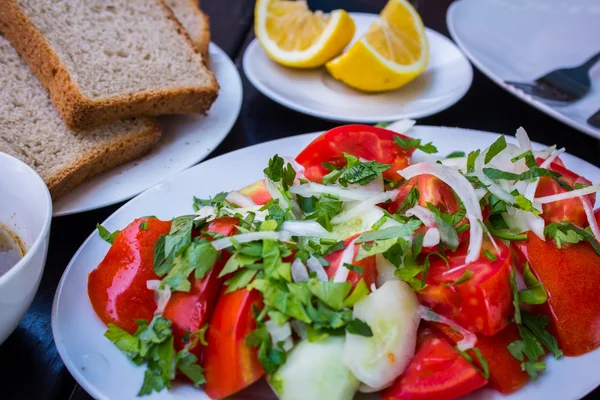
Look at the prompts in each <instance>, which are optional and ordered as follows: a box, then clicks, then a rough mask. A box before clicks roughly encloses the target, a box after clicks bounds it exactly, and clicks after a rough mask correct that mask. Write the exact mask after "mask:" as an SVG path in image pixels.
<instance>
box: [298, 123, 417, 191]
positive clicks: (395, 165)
mask: <svg viewBox="0 0 600 400" xmlns="http://www.w3.org/2000/svg"><path fill="white" fill-rule="evenodd" d="M396 136H400V137H402V138H406V136H404V135H401V134H399V133H396V132H392V131H389V130H387V129H383V128H377V127H374V126H368V125H345V126H339V127H337V128H333V129H331V130H329V131H327V132H325V133H323V134H322V135H321V136H319V137H318V138H316V139H315V140H313V141H312V142H311V143H310V144H309V145H308V146H306V148H305V149H304V150H302V152H300V154H298V156H297V157H296V162H298V164H300V165H302V166H303V167H304V168H305V169H306V170H305V172H304V176H305V177H306V179H309V180H311V181H315V182H321V180H322V178H323V176H324V175H326V174H327V173H328V172H329V171H327V170H326V169H325V168H324V167H323V166H322V165H321V163H323V162H331V161H335V160H336V159H337V160H338V161H337V162H340V157H342V156H343V153H348V154H351V155H353V156H355V157H359V158H363V159H365V160H369V161H377V162H379V163H382V164H391V167H390V168H389V169H388V170H387V171H385V172H384V173H383V177H384V178H386V179H389V180H393V181H398V180H401V179H402V177H401V176H400V175H399V174H398V172H397V171H398V170H400V169H404V168H406V167H407V166H408V165H409V163H410V156H411V155H412V153H413V152H414V149H410V150H404V149H403V148H401V147H400V146H398V145H397V144H395V143H394V137H396ZM342 160H343V158H342ZM342 162H343V163H345V160H344V161H342ZM342 165H343V164H342Z"/></svg>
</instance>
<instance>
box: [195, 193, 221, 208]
mask: <svg viewBox="0 0 600 400" xmlns="http://www.w3.org/2000/svg"><path fill="white" fill-rule="evenodd" d="M227 194H228V193H226V192H220V193H217V194H216V195H215V196H214V197H212V198H209V199H199V198H197V197H195V196H194V203H193V204H192V207H193V208H194V211H198V210H199V209H201V208H202V207H204V206H212V207H216V208H221V207H223V206H224V205H225V203H226V202H227V201H226V200H225V197H227Z"/></svg>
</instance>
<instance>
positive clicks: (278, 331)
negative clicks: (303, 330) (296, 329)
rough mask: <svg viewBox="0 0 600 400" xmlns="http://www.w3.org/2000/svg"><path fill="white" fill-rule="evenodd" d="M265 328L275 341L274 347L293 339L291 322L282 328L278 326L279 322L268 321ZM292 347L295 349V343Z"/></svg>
mask: <svg viewBox="0 0 600 400" xmlns="http://www.w3.org/2000/svg"><path fill="white" fill-rule="evenodd" d="M265 327H266V328H267V332H269V336H271V340H272V341H273V344H274V345H277V343H279V342H285V341H286V340H287V339H291V337H292V328H291V327H290V323H289V322H286V323H284V324H283V325H281V326H280V325H278V324H277V322H275V321H273V320H268V321H265ZM292 347H294V344H293V342H292ZM290 349H291V347H290ZM286 351H287V350H286Z"/></svg>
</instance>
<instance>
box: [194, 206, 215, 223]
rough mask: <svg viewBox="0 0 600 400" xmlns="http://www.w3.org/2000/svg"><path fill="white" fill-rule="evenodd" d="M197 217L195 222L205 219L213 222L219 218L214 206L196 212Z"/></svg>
mask: <svg viewBox="0 0 600 400" xmlns="http://www.w3.org/2000/svg"><path fill="white" fill-rule="evenodd" d="M196 215H197V217H196V218H194V220H199V219H205V218H206V220H207V221H212V220H213V219H215V218H216V217H217V209H216V208H214V207H213V206H204V207H202V208H200V209H199V210H198V211H197V212H196Z"/></svg>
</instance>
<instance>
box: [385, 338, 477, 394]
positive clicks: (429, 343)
mask: <svg viewBox="0 0 600 400" xmlns="http://www.w3.org/2000/svg"><path fill="white" fill-rule="evenodd" d="M486 383H487V381H486V380H485V378H484V377H483V376H481V374H480V373H479V372H478V371H477V370H476V369H475V367H473V366H472V365H471V364H469V362H468V361H467V360H466V359H465V358H464V357H463V356H461V355H460V353H459V352H458V351H457V350H456V349H455V348H454V347H452V346H451V345H450V344H449V343H448V342H447V341H446V340H445V339H440V338H435V337H430V338H426V339H425V340H424V343H423V345H422V346H421V348H420V349H419V350H418V351H417V353H416V354H415V355H414V357H413V359H412V360H411V362H410V364H409V365H408V367H407V368H406V370H405V371H404V373H403V374H402V375H400V376H399V377H398V379H396V381H395V382H394V384H393V385H392V386H391V387H389V388H387V389H385V390H384V391H383V393H382V399H383V400H399V399H404V400H430V399H436V400H452V399H456V398H458V397H461V396H464V395H466V394H468V393H471V392H473V391H475V390H477V389H479V388H481V387H483V386H485V384H486Z"/></svg>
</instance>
